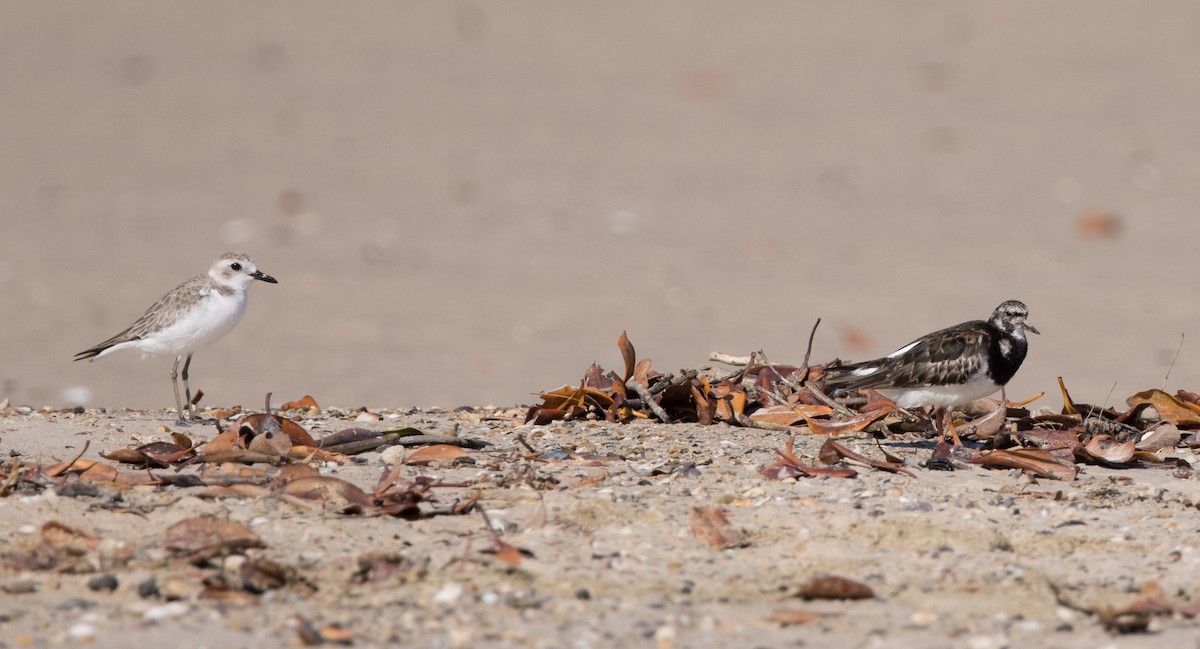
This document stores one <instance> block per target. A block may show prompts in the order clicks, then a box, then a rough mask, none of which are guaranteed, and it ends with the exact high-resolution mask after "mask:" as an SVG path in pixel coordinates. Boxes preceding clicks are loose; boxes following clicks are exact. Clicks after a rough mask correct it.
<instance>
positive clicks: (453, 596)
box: [433, 583, 466, 604]
mask: <svg viewBox="0 0 1200 649" xmlns="http://www.w3.org/2000/svg"><path fill="white" fill-rule="evenodd" d="M464 592H466V588H464V587H463V585H462V584H458V583H449V584H446V585H445V586H442V589H441V590H439V591H438V592H437V594H436V595H434V596H433V602H434V603H435V604H450V603H453V602H457V601H458V600H459V598H461V597H462V596H463V593H464Z"/></svg>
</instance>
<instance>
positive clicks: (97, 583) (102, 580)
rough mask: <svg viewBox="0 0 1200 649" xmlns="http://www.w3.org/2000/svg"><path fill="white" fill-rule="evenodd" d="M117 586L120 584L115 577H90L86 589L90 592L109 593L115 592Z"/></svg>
mask: <svg viewBox="0 0 1200 649" xmlns="http://www.w3.org/2000/svg"><path fill="white" fill-rule="evenodd" d="M119 585H120V583H119V582H118V581H117V577H116V575H100V576H99V577H92V578H91V579H89V580H88V583H87V587H88V588H90V589H92V590H95V591H101V590H106V591H108V592H110V593H111V592H113V591H114V590H116V589H117V586H119Z"/></svg>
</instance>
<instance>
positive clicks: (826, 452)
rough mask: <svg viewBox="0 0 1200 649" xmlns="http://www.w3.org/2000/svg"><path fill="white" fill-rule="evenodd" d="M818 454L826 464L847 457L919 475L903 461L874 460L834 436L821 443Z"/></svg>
mask: <svg viewBox="0 0 1200 649" xmlns="http://www.w3.org/2000/svg"><path fill="white" fill-rule="evenodd" d="M817 456H818V457H819V458H820V459H821V461H822V462H824V463H825V464H836V463H837V462H839V461H841V460H842V459H847V460H853V461H855V462H861V463H862V464H865V465H867V466H869V467H872V468H876V469H879V470H881V471H887V472H889V473H903V474H904V475H906V476H908V477H910V478H915V477H917V476H915V475H913V474H912V473H910V472H909V471H908V470H906V469H905V468H904V464H903V463H902V462H883V461H880V460H873V459H871V458H869V457H867V456H865V455H861V454H859V453H855V452H854V451H851V450H850V449H848V448H846V447H845V446H842V445H841V444H838V443H837V442H835V441H833V438H830V439H827V440H825V443H824V444H822V445H821V450H820V451H819V452H818V454H817Z"/></svg>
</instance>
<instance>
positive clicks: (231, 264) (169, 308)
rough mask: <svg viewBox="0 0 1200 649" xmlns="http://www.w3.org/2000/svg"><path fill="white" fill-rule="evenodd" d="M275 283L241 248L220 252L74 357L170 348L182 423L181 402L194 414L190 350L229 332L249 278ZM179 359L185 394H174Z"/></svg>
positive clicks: (243, 302) (242, 312) (237, 319)
mask: <svg viewBox="0 0 1200 649" xmlns="http://www.w3.org/2000/svg"><path fill="white" fill-rule="evenodd" d="M256 279H257V280H262V281H264V282H269V283H271V284H278V282H277V281H276V280H275V278H274V277H271V276H270V275H267V274H266V273H263V272H262V271H260V270H259V269H258V268H257V267H256V266H255V265H254V262H253V261H251V259H250V257H248V256H246V253H244V252H230V253H226V254H224V255H221V257H220V258H218V259H217V260H216V261H214V262H213V265H212V267H211V268H209V269H208V274H207V275H199V276H197V277H193V278H191V279H189V280H188V281H186V282H184V283H182V284H180V285H179V286H176V287H175V288H174V289H173V290H171V292H169V293H167V294H166V295H164V296H162V298H160V299H159V300H158V301H157V302H155V303H154V304H153V305H151V306H150V308H149V309H146V312H145V313H143V314H142V317H140V318H138V319H137V321H136V322H134V323H133V324H131V325H129V328H128V329H126V330H125V331H122V332H121V333H119V334H117V335H115V336H113V337H112V338H109V339H108V340H106V341H104V342H102V343H100V344H99V345H96V346H95V347H92V348H91V349H87V350H84V351H81V352H79V353H78V354H76V355H75V360H77V361H80V360H83V359H85V358H86V359H89V360H93V361H94V360H96V359H97V358H103V357H105V356H107V355H109V354H111V353H113V352H115V351H119V350H122V349H136V350H138V351H140V352H142V358H148V357H150V356H162V355H164V354H172V355H174V356H175V365H173V366H172V367H171V386H172V387H173V388H174V390H175V408H176V409H177V410H178V411H179V421H178V422H177V423H178V425H180V426H186V425H187V421H186V420H184V418H183V405H184V404H185V403H186V404H187V408H188V418H189V419H195V418H196V406H195V405H193V404H192V388H191V386H189V385H188V367H189V366H190V365H191V364H192V354H194V353H195V352H197V351H199V350H200V349H202V348H204V347H206V346H208V345H209V344H210V343H212V342H213V341H215V340H217V339H218V338H220V337H221V336H224V335H225V334H227V333H229V332H230V331H232V330H233V328H234V327H236V326H237V323H238V322H240V321H241V320H242V316H243V315H245V314H246V290H247V289H248V288H250V284H252V283H253V282H254V280H256ZM185 355H186V356H187V360H186V361H184V363H183V387H184V390H185V392H186V396H187V400H186V401H181V400H180V398H179V380H178V378H177V377H178V376H179V374H178V371H179V361H180V360H182V359H183V357H184V356H185Z"/></svg>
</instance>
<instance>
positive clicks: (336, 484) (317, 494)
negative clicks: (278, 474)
mask: <svg viewBox="0 0 1200 649" xmlns="http://www.w3.org/2000/svg"><path fill="white" fill-rule="evenodd" d="M278 493H279V494H280V495H282V496H288V497H291V498H295V499H298V500H300V501H310V502H315V503H319V504H320V505H321V507H322V508H324V509H327V510H331V511H336V512H340V513H343V514H361V513H363V512H364V511H367V510H369V509H371V508H373V507H374V506H375V502H374V501H373V500H372V499H371V496H369V495H367V493H366V492H365V491H363V490H362V489H359V488H358V487H356V486H355V485H353V484H351V483H349V482H346V481H345V480H341V479H339V478H334V477H331V476H311V477H306V478H298V479H296V480H292V481H290V482H288V483H287V484H285V485H284V486H283V488H282V489H280V490H279V492H278Z"/></svg>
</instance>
